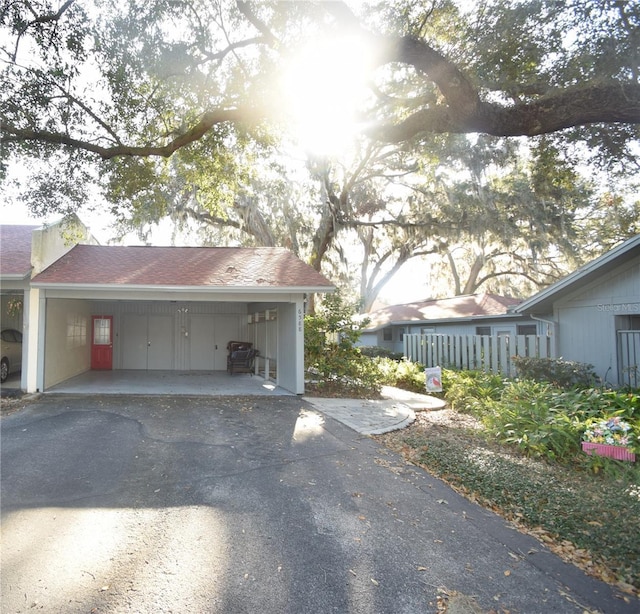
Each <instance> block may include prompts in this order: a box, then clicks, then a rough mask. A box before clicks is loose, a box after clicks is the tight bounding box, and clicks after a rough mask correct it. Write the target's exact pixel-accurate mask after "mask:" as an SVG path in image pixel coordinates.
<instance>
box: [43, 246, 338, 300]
mask: <svg viewBox="0 0 640 614" xmlns="http://www.w3.org/2000/svg"><path fill="white" fill-rule="evenodd" d="M32 281H33V283H34V284H37V285H40V284H59V285H90V286H94V285H95V286H100V285H119V286H162V287H191V288H193V287H216V288H223V287H225V288H226V287H232V288H246V289H249V288H276V289H278V288H279V289H284V288H289V287H296V288H322V289H326V290H327V291H330V290H332V289H333V285H332V284H331V282H329V281H328V280H327V279H326V278H325V277H324V276H323V275H321V274H320V273H318V272H317V271H316V270H315V269H313V268H312V267H310V266H309V265H307V264H305V263H304V262H302V261H301V260H300V259H299V258H297V257H296V256H294V254H293V253H291V252H290V251H289V250H287V249H284V248H279V247H256V248H240V247H144V246H140V247H122V246H102V245H76V246H75V247H74V248H73V249H71V250H70V251H69V252H68V253H67V254H65V255H64V256H62V258H60V259H59V260H57V261H56V262H54V263H53V264H52V265H51V266H49V267H48V268H47V269H45V270H44V271H42V272H41V273H40V274H39V275H37V276H35V277H34V279H33V280H32Z"/></svg>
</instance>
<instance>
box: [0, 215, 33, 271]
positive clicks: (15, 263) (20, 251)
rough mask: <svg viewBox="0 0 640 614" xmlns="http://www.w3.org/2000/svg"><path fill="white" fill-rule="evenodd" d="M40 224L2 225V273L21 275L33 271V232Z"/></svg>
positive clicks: (0, 253)
mask: <svg viewBox="0 0 640 614" xmlns="http://www.w3.org/2000/svg"><path fill="white" fill-rule="evenodd" d="M36 228H40V226H27V225H6V226H5V225H0V275H2V276H3V277H9V276H12V277H21V278H24V277H26V276H27V275H29V273H30V271H31V234H32V233H33V231H34V230H35V229H36Z"/></svg>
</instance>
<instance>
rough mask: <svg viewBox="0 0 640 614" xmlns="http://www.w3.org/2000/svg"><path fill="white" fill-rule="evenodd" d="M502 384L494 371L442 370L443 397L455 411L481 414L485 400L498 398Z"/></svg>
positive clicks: (501, 379)
mask: <svg viewBox="0 0 640 614" xmlns="http://www.w3.org/2000/svg"><path fill="white" fill-rule="evenodd" d="M504 385H505V383H504V379H503V378H502V377H501V376H500V375H496V374H494V373H485V372H484V371H454V370H451V369H443V370H442V388H443V390H444V398H445V399H446V401H447V403H448V404H449V405H450V406H451V407H452V408H453V409H455V410H456V411H461V412H468V413H473V414H478V415H482V414H483V413H484V411H485V405H486V403H487V401H492V400H497V399H499V398H500V394H501V392H502V389H503V388H504Z"/></svg>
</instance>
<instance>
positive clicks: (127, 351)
mask: <svg viewBox="0 0 640 614" xmlns="http://www.w3.org/2000/svg"><path fill="white" fill-rule="evenodd" d="M120 342H121V344H122V368H123V369H146V368H147V316H146V315H137V314H132V313H127V314H125V315H124V316H123V318H122V329H121V333H120Z"/></svg>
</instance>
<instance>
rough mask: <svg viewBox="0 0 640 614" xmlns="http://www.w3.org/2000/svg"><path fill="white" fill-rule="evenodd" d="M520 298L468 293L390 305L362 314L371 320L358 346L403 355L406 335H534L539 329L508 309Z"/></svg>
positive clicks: (540, 328)
mask: <svg viewBox="0 0 640 614" xmlns="http://www.w3.org/2000/svg"><path fill="white" fill-rule="evenodd" d="M520 302H521V300H520V299H514V298H508V297H504V296H498V295H495V294H486V293H484V294H468V295H464V296H454V297H451V298H444V299H433V300H428V301H419V302H413V303H407V304H404V305H390V306H389V307H385V308H383V309H378V310H377V311H374V312H371V313H368V314H363V315H362V316H361V317H362V318H368V319H369V320H370V322H369V324H368V325H367V327H366V328H365V329H364V330H363V333H362V336H361V338H360V343H359V345H361V346H378V347H382V348H385V349H387V350H390V351H392V352H398V353H402V351H403V343H402V341H403V337H404V335H405V334H410V333H417V334H427V333H436V334H443V335H507V334H513V335H537V334H541V332H540V331H541V330H542V326H541V325H540V323H538V322H536V321H535V320H533V319H532V318H531V317H529V316H528V315H522V314H515V313H512V312H511V311H510V310H511V309H512V308H513V307H514V306H516V305H518V304H519V303H520Z"/></svg>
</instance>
